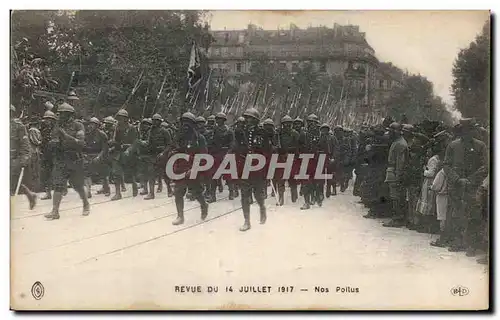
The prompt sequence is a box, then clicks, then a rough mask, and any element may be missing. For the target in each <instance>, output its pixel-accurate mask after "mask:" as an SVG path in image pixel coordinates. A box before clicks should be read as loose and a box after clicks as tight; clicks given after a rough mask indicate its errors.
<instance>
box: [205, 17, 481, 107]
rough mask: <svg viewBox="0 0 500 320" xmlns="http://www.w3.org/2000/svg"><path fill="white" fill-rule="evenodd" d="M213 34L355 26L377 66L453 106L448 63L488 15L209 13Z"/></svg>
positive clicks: (469, 39) (478, 30)
mask: <svg viewBox="0 0 500 320" xmlns="http://www.w3.org/2000/svg"><path fill="white" fill-rule="evenodd" d="M209 17H210V18H209V20H210V25H211V28H212V30H224V28H227V30H231V29H233V30H234V29H245V28H246V27H247V25H248V23H253V24H255V25H257V26H260V27H262V28H263V29H272V30H276V29H277V28H278V27H280V28H286V29H288V28H289V25H290V23H292V22H293V23H294V24H296V25H297V26H298V27H299V28H307V27H308V26H319V25H324V26H327V27H330V28H331V27H333V24H334V23H335V22H336V23H339V24H343V25H345V24H354V25H359V27H360V31H361V32H365V33H366V39H367V41H368V43H369V44H370V45H371V46H372V47H373V49H374V50H375V54H376V56H377V58H378V59H379V60H380V61H386V62H389V61H390V62H392V63H393V64H395V65H396V66H398V67H399V68H401V69H403V70H405V69H407V70H408V71H409V72H410V73H415V74H420V75H422V76H425V77H427V79H429V80H430V81H431V82H433V84H434V92H435V94H437V95H439V96H441V97H442V98H443V100H444V101H445V102H446V103H448V104H452V103H453V97H452V96H451V93H450V87H451V84H452V82H453V80H452V73H451V71H452V68H453V62H454V60H455V58H456V56H457V54H458V52H459V51H460V49H461V48H466V47H468V45H469V43H470V42H471V41H473V40H474V38H475V37H476V35H477V34H479V33H480V32H481V30H482V27H483V25H484V23H485V22H486V21H487V20H488V19H489V12H488V11H312V10H308V11H306V10H303V11H211V12H210V15H209Z"/></svg>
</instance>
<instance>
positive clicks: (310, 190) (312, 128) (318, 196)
mask: <svg viewBox="0 0 500 320" xmlns="http://www.w3.org/2000/svg"><path fill="white" fill-rule="evenodd" d="M319 129H320V125H319V118H318V116H316V115H315V114H311V115H309V116H308V117H307V128H306V129H305V130H303V131H302V133H301V134H300V136H299V148H300V152H301V153H303V154H314V155H315V157H314V158H313V159H310V160H309V165H308V167H307V175H309V178H308V179H307V180H303V181H302V186H303V190H302V193H303V195H304V205H303V206H302V207H301V209H302V210H307V209H309V208H310V207H311V205H312V204H314V203H315V202H316V203H317V204H318V205H319V206H321V205H322V203H323V185H324V181H323V180H321V181H319V180H317V179H315V173H316V166H317V161H318V156H319V154H321V153H325V154H327V155H328V154H329V148H328V141H327V140H325V139H323V138H322V139H320V130H319ZM326 160H327V161H328V157H327V159H326ZM325 165H326V163H325ZM323 173H324V171H323Z"/></svg>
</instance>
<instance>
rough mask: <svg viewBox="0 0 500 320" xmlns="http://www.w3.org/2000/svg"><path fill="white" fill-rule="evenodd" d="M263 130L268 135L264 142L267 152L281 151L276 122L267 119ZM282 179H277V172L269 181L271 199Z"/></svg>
mask: <svg viewBox="0 0 500 320" xmlns="http://www.w3.org/2000/svg"><path fill="white" fill-rule="evenodd" d="M262 129H263V130H264V133H265V135H266V139H264V142H265V143H266V145H265V147H264V148H265V149H266V150H270V151H271V153H274V152H276V151H278V150H279V143H280V141H279V135H278V133H277V132H276V129H275V127H274V122H273V120H272V119H269V118H268V119H266V120H264V121H263V122H262ZM277 172H280V171H279V170H277ZM279 180H280V179H279V178H278V177H277V174H276V172H275V176H274V177H273V178H272V179H271V180H270V181H269V184H272V188H271V189H272V192H271V197H275V196H276V194H275V191H277V189H278V181H279ZM265 194H266V196H267V188H266V190H265ZM277 204H278V205H283V204H282V201H281V199H280V201H279V202H278V203H277Z"/></svg>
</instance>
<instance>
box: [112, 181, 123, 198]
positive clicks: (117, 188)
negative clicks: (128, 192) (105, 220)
mask: <svg viewBox="0 0 500 320" xmlns="http://www.w3.org/2000/svg"><path fill="white" fill-rule="evenodd" d="M121 198H122V191H121V189H120V184H119V183H115V195H114V196H113V197H112V198H111V201H116V200H120V199H121Z"/></svg>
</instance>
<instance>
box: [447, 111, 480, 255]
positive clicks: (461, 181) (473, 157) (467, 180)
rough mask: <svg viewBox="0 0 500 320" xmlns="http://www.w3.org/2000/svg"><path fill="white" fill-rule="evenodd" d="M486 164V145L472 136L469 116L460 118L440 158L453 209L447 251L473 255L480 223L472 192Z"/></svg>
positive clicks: (478, 182) (477, 204)
mask: <svg viewBox="0 0 500 320" xmlns="http://www.w3.org/2000/svg"><path fill="white" fill-rule="evenodd" d="M488 168H489V164H488V153H487V148H486V145H485V144H484V143H483V142H481V141H479V140H477V139H474V138H473V124H472V119H463V120H461V121H460V131H459V138H458V139H456V140H454V141H453V142H451V143H450V144H449V145H448V147H447V149H446V154H445V158H444V161H443V169H444V172H445V174H446V178H447V183H448V196H449V198H450V202H451V209H452V210H450V212H451V215H452V216H451V217H450V218H452V224H453V238H454V239H453V242H452V244H451V247H450V249H449V250H450V251H463V250H467V255H469V256H473V255H475V251H476V249H477V245H478V243H479V242H480V240H479V239H478V236H479V234H480V232H479V231H480V226H481V214H480V208H479V203H478V202H477V200H476V197H475V194H476V190H477V189H478V187H479V186H480V185H481V183H482V182H483V180H484V178H485V177H486V176H487V174H488ZM447 219H448V217H447Z"/></svg>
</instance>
